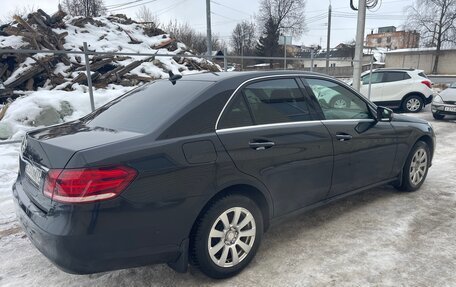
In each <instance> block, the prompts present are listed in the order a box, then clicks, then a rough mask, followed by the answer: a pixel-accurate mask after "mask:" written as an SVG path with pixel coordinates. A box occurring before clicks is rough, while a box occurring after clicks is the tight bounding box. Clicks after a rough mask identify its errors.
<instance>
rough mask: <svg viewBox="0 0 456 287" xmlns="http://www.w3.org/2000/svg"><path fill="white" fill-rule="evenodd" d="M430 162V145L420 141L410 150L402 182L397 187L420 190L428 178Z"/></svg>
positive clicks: (405, 189) (399, 188) (404, 189)
mask: <svg viewBox="0 0 456 287" xmlns="http://www.w3.org/2000/svg"><path fill="white" fill-rule="evenodd" d="M430 162H431V152H430V149H429V146H428V145H427V144H426V143H425V142H423V141H418V142H417V143H416V144H415V145H414V146H413V148H412V150H411V151H410V153H409V155H408V157H407V160H406V162H405V165H404V168H403V169H402V183H401V185H399V186H396V188H397V189H398V190H401V191H409V192H410V191H416V190H418V189H419V188H420V187H421V185H423V182H424V181H425V180H426V176H427V173H428V171H429V165H430Z"/></svg>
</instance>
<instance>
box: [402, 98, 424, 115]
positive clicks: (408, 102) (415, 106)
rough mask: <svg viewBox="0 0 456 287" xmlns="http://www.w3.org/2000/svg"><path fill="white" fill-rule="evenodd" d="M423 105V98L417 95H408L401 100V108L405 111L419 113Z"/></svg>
mask: <svg viewBox="0 0 456 287" xmlns="http://www.w3.org/2000/svg"><path fill="white" fill-rule="evenodd" d="M423 107H424V101H423V98H421V97H420V96H418V95H411V96H408V97H406V98H405V99H404V101H403V102H402V110H403V111H404V112H407V113H419V112H420V111H421V110H422V109H423Z"/></svg>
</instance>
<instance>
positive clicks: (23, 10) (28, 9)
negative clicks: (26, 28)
mask: <svg viewBox="0 0 456 287" xmlns="http://www.w3.org/2000/svg"><path fill="white" fill-rule="evenodd" d="M35 11H36V10H35V6H34V5H27V6H23V7H16V8H15V9H14V10H13V11H11V12H9V13H7V14H6V16H4V17H2V18H1V19H0V24H6V23H9V22H12V21H13V17H14V16H15V15H18V16H21V17H22V18H27V15H28V14H30V13H33V12H35Z"/></svg>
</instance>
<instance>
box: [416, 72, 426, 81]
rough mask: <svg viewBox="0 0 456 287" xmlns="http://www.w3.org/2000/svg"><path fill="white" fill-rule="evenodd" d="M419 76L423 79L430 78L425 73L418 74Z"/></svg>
mask: <svg viewBox="0 0 456 287" xmlns="http://www.w3.org/2000/svg"><path fill="white" fill-rule="evenodd" d="M418 76H420V77H423V78H426V79H427V78H428V77H427V76H426V74H425V73H424V72H421V73H418Z"/></svg>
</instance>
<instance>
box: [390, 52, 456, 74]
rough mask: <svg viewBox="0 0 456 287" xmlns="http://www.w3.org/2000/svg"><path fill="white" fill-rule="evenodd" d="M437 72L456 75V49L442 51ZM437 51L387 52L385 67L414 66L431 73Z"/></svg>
mask: <svg viewBox="0 0 456 287" xmlns="http://www.w3.org/2000/svg"><path fill="white" fill-rule="evenodd" d="M440 53H441V54H440V59H439V67H438V70H437V74H441V75H456V50H443V51H441V52H440ZM434 61H435V51H404V52H390V53H387V54H386V60H385V68H413V69H420V70H424V72H425V73H427V74H430V73H431V72H432V68H433V66H434Z"/></svg>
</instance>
